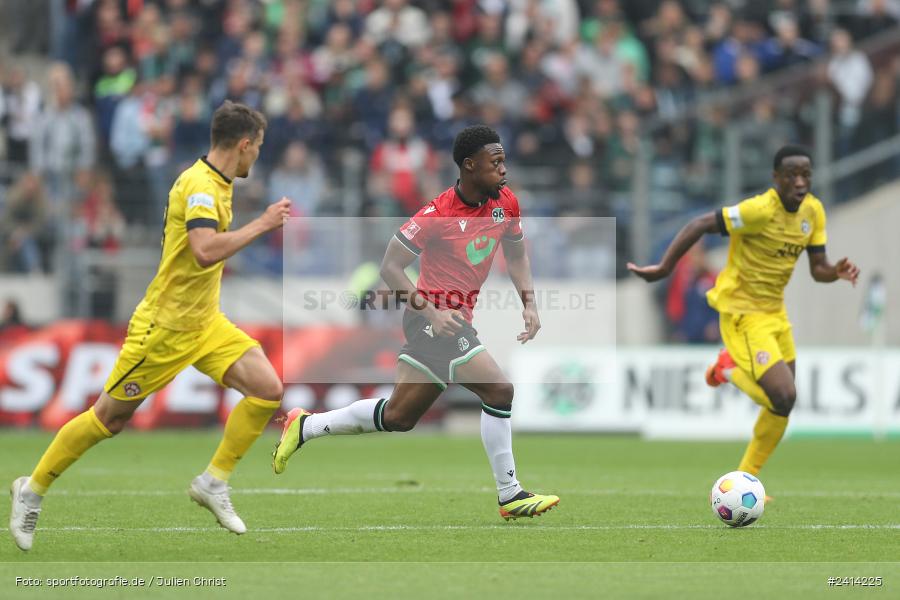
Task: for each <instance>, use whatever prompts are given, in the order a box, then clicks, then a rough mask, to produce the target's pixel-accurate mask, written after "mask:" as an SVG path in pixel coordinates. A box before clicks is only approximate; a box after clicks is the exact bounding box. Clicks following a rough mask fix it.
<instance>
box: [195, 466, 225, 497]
mask: <svg viewBox="0 0 900 600" xmlns="http://www.w3.org/2000/svg"><path fill="white" fill-rule="evenodd" d="M200 481H201V483H203V485H204V487H206V489H207V490H209V491H210V492H221V491H222V490H224V489H225V488H226V487H228V482H227V481H223V480H222V479H219V478H218V477H216V476H214V475H213V474H212V473H210V472H209V471H203V474H201V475H200Z"/></svg>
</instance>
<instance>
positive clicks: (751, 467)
mask: <svg viewBox="0 0 900 600" xmlns="http://www.w3.org/2000/svg"><path fill="white" fill-rule="evenodd" d="M787 424H788V418H787V417H782V416H781V415H776V414H775V413H773V412H772V411H770V410H769V409H768V408H761V409H759V417H757V419H756V425H755V426H754V427H753V439H752V440H750V443H749V444H748V445H747V450H746V451H745V452H744V458H742V459H741V464H740V466H739V467H738V470H739V471H745V472H747V473H750V474H751V475H759V471H760V470H761V469H762V468H763V465H764V464H766V461H767V460H768V459H769V456H771V454H772V452H773V451H774V450H775V446H777V445H778V442H780V441H781V437H782V436H783V435H784V430H785V429H786V428H787Z"/></svg>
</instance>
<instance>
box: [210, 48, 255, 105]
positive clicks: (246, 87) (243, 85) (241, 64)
mask: <svg viewBox="0 0 900 600" xmlns="http://www.w3.org/2000/svg"><path fill="white" fill-rule="evenodd" d="M261 77H262V76H261V73H260V72H259V71H258V70H257V69H256V67H255V65H254V64H253V63H252V62H251V61H249V60H246V59H243V58H236V59H234V60H233V61H231V62H230V64H229V66H228V70H227V72H226V73H225V74H224V75H223V76H222V77H219V78H218V79H216V80H215V81H214V82H213V84H212V86H211V87H210V90H209V104H210V109H211V110H215V109H216V108H218V107H219V106H221V105H222V103H223V102H224V101H225V100H231V101H232V102H240V103H241V104H246V105H247V106H249V107H251V108H253V109H256V110H259V109H260V108H261V106H262V92H261V90H260V85H261V83H262V78H261Z"/></svg>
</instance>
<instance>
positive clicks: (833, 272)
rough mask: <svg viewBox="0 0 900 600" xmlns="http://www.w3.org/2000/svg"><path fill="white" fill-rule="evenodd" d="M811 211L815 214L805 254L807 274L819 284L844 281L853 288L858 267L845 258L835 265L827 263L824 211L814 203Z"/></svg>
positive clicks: (819, 204) (819, 205)
mask: <svg viewBox="0 0 900 600" xmlns="http://www.w3.org/2000/svg"><path fill="white" fill-rule="evenodd" d="M813 210H814V213H815V221H814V225H813V232H812V236H810V240H809V245H808V246H807V247H806V254H807V256H809V274H810V275H812V278H813V279H815V280H816V281H818V282H821V283H831V282H832V281H837V280H838V279H846V280H847V281H849V282H850V283H852V284H853V285H854V286H855V285H856V280H857V278H858V277H859V267H857V266H856V265H855V264H853V263H852V262H850V261H849V260H848V259H847V257H844V258H842V259H840V260H839V261H837V263H835V264H831V262H829V260H828V255H827V254H826V253H825V242H827V241H828V235H827V234H826V233H825V222H826V218H825V209H824V208H822V205H821V203H819V202H818V201H816V202H815V203H814V204H813Z"/></svg>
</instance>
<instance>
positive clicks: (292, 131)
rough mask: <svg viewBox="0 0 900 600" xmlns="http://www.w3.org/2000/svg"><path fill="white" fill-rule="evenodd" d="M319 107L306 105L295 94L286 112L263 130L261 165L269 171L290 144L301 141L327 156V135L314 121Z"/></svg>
mask: <svg viewBox="0 0 900 600" xmlns="http://www.w3.org/2000/svg"><path fill="white" fill-rule="evenodd" d="M320 109H321V107H318V106H314V105H310V104H308V103H305V102H304V100H303V96H302V95H295V96H294V97H292V98H291V99H290V101H289V104H288V108H287V112H286V113H285V114H284V115H282V116H280V117H276V118H275V119H273V120H272V121H271V122H270V123H269V127H268V128H267V129H266V137H265V142H264V143H263V145H262V149H261V159H262V160H263V163H264V164H265V165H266V166H268V167H269V168H272V167H274V166H275V164H276V163H277V162H278V160H279V159H280V158H281V157H282V155H283V154H284V153H285V150H286V149H287V147H288V145H289V144H290V143H291V142H293V141H300V142H303V143H304V144H305V145H306V146H308V147H311V148H314V149H315V150H316V151H317V152H320V153H323V154H327V150H328V147H327V146H323V144H325V143H327V136H324V135H322V134H323V127H324V124H323V122H322V121H320V120H318V119H316V118H315V117H316V115H317V110H320Z"/></svg>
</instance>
